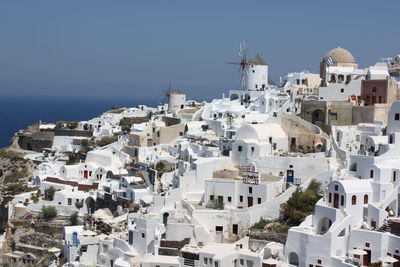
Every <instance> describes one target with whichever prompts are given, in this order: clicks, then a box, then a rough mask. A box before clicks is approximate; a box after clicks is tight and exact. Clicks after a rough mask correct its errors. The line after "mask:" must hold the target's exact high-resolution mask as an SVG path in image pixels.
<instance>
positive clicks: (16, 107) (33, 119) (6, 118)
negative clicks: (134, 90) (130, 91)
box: [0, 96, 160, 148]
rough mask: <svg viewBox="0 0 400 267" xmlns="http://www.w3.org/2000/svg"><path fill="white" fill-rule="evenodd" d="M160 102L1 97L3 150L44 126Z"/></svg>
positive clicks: (135, 99)
mask: <svg viewBox="0 0 400 267" xmlns="http://www.w3.org/2000/svg"><path fill="white" fill-rule="evenodd" d="M159 100H160V99H156V98H154V99H151V98H137V97H134V96H132V97H79V96H74V97H72V96H0V148H3V147H6V146H9V145H10V141H11V138H12V137H13V135H14V133H15V132H17V131H18V130H20V129H25V128H26V127H27V126H28V125H31V124H34V123H38V122H39V121H42V122H49V123H54V122H57V121H82V120H89V119H92V118H94V117H96V116H98V115H100V114H101V113H103V112H105V111H107V110H110V109H111V108H112V107H134V106H136V105H139V104H143V105H148V106H156V105H157V104H159V103H158V102H159Z"/></svg>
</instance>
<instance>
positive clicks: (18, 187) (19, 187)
mask: <svg viewBox="0 0 400 267" xmlns="http://www.w3.org/2000/svg"><path fill="white" fill-rule="evenodd" d="M29 190H30V189H29V188H28V187H27V186H26V185H24V184H20V183H16V184H8V185H7V187H6V189H5V191H6V192H8V193H9V194H11V195H18V194H21V193H24V192H27V191H29Z"/></svg>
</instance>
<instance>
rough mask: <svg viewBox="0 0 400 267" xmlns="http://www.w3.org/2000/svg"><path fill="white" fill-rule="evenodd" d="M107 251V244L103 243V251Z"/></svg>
mask: <svg viewBox="0 0 400 267" xmlns="http://www.w3.org/2000/svg"><path fill="white" fill-rule="evenodd" d="M107 252H108V245H106V244H103V253H107Z"/></svg>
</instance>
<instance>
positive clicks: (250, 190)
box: [249, 186, 253, 194]
mask: <svg viewBox="0 0 400 267" xmlns="http://www.w3.org/2000/svg"><path fill="white" fill-rule="evenodd" d="M252 193H253V187H251V186H250V187H249V194H252Z"/></svg>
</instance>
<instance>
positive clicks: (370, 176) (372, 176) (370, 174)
mask: <svg viewBox="0 0 400 267" xmlns="http://www.w3.org/2000/svg"><path fill="white" fill-rule="evenodd" d="M369 178H374V170H370V171H369Z"/></svg>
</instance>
